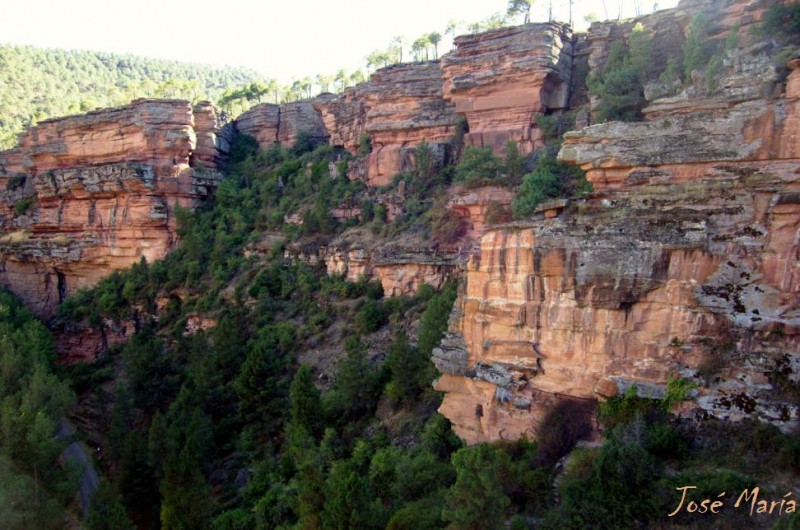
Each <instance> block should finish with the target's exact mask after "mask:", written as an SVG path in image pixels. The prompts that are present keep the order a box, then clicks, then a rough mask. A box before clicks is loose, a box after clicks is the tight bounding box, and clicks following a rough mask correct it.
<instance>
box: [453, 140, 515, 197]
mask: <svg viewBox="0 0 800 530" xmlns="http://www.w3.org/2000/svg"><path fill="white" fill-rule="evenodd" d="M502 169H503V161H502V159H500V158H499V157H497V156H495V154H494V153H492V148H491V147H472V146H470V147H467V148H466V149H465V150H464V154H463V155H462V157H461V163H459V164H458V166H457V167H456V178H455V182H458V183H462V184H464V185H465V186H466V187H467V188H477V187H480V186H486V185H489V184H497V183H498V181H499V179H500V172H501V170H502Z"/></svg>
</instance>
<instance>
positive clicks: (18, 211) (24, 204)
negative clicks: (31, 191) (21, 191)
mask: <svg viewBox="0 0 800 530" xmlns="http://www.w3.org/2000/svg"><path fill="white" fill-rule="evenodd" d="M31 206H33V197H25V198H23V199H20V200H18V201H17V203H16V204H15V205H14V215H24V214H25V213H26V212H27V211H28V210H29V209H30V207H31Z"/></svg>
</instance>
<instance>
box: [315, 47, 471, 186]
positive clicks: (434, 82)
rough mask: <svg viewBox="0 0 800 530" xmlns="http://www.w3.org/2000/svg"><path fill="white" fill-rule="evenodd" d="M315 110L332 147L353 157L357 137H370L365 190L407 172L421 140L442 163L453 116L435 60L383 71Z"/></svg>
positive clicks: (412, 163)
mask: <svg viewBox="0 0 800 530" xmlns="http://www.w3.org/2000/svg"><path fill="white" fill-rule="evenodd" d="M316 106H317V108H318V109H319V110H320V112H321V113H322V119H323V121H324V123H325V127H326V128H327V130H328V133H329V134H330V137H331V140H330V141H331V144H333V145H336V146H340V147H344V148H345V149H347V150H349V151H350V152H352V153H356V152H357V151H358V148H359V140H360V138H361V135H362V134H367V135H369V137H370V139H371V142H372V152H371V153H369V155H368V156H367V159H366V163H365V164H366V175H365V177H366V180H367V183H368V184H369V185H370V186H380V185H385V184H388V183H389V182H390V181H391V178H392V177H393V176H394V175H396V174H397V173H400V172H401V171H408V170H410V169H412V168H413V167H414V152H415V148H416V146H417V145H418V144H419V143H420V142H421V141H422V140H425V141H426V142H427V143H428V144H429V145H430V146H431V148H432V150H433V155H434V158H435V163H436V164H438V165H439V166H442V165H444V164H445V163H446V162H447V157H448V156H449V149H448V146H449V142H450V139H451V138H452V136H453V132H454V130H455V123H456V115H455V112H454V109H453V106H452V105H451V104H449V103H448V102H447V101H445V100H444V99H442V72H441V70H440V68H439V63H438V61H430V62H425V63H410V64H396V65H393V66H389V67H387V68H382V69H380V70H378V71H377V72H375V74H373V75H372V77H371V78H370V80H369V81H368V82H366V83H361V84H359V85H358V86H356V87H353V88H349V89H347V90H345V92H344V93H343V94H342V95H341V96H338V97H335V98H327V99H326V100H324V101H319V102H318V103H317V105H316ZM351 178H352V175H351Z"/></svg>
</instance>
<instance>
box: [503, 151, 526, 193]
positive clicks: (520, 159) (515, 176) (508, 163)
mask: <svg viewBox="0 0 800 530" xmlns="http://www.w3.org/2000/svg"><path fill="white" fill-rule="evenodd" d="M503 165H504V168H505V173H506V179H505V184H506V185H508V186H519V183H520V179H521V178H522V175H523V174H524V173H525V157H524V156H523V155H522V153H520V151H519V146H518V145H517V142H515V141H514V140H508V141H507V142H506V156H505V160H504V164H503Z"/></svg>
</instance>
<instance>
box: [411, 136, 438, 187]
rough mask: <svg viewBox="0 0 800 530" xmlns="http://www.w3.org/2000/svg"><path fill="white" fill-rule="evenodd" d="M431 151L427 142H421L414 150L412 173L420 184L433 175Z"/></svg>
mask: <svg viewBox="0 0 800 530" xmlns="http://www.w3.org/2000/svg"><path fill="white" fill-rule="evenodd" d="M434 169H435V168H434V165H433V151H432V150H431V147H430V146H429V145H428V142H426V141H425V140H422V141H421V142H420V143H419V144H418V145H417V147H416V149H415V150H414V173H415V174H416V177H417V178H418V179H420V180H421V181H422V182H426V181H428V180H429V179H430V178H431V177H433V175H434Z"/></svg>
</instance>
